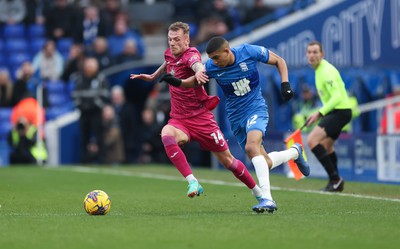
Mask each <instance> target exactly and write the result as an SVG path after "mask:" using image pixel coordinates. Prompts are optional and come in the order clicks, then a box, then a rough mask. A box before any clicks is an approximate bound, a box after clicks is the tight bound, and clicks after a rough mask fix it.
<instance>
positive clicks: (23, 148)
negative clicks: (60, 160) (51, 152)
mask: <svg viewBox="0 0 400 249" xmlns="http://www.w3.org/2000/svg"><path fill="white" fill-rule="evenodd" d="M36 133H37V128H36V127H35V125H33V124H31V123H30V122H29V121H28V120H27V119H26V118H25V117H24V116H20V117H19V118H18V122H17V123H16V124H15V125H14V127H13V129H12V130H11V131H10V133H9V135H8V138H7V141H8V144H9V145H10V148H11V151H10V163H11V164H36V163H37V160H46V159H47V151H46V148H45V147H44V144H43V143H37V136H36Z"/></svg>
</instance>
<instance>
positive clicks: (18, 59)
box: [8, 52, 32, 67]
mask: <svg viewBox="0 0 400 249" xmlns="http://www.w3.org/2000/svg"><path fill="white" fill-rule="evenodd" d="M31 60H32V58H31V56H30V54H29V53H24V52H20V53H10V54H9V56H8V65H9V66H10V67H19V66H21V64H22V63H24V62H25V61H31Z"/></svg>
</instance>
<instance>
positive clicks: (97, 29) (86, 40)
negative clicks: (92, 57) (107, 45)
mask: <svg viewBox="0 0 400 249" xmlns="http://www.w3.org/2000/svg"><path fill="white" fill-rule="evenodd" d="M83 13H84V14H83V16H82V17H79V18H78V20H79V21H78V22H77V25H76V26H75V27H74V40H75V43H82V44H83V45H84V47H85V51H86V53H89V54H90V53H91V52H92V50H93V48H92V45H93V42H94V41H95V39H96V37H98V36H102V37H107V36H109V35H110V34H111V32H112V26H111V25H110V24H109V23H108V22H107V21H106V20H105V19H104V18H103V17H102V16H101V15H99V10H98V9H97V7H95V6H88V7H86V8H85V9H84V11H83Z"/></svg>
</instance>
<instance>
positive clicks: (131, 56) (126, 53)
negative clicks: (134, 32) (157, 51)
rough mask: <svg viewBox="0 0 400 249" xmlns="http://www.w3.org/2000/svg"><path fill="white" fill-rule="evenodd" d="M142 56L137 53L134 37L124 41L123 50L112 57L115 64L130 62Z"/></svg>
mask: <svg viewBox="0 0 400 249" xmlns="http://www.w3.org/2000/svg"><path fill="white" fill-rule="evenodd" d="M141 58H142V57H141V56H140V55H139V54H138V51H137V44H136V41H135V40H134V39H129V40H126V41H125V44H124V50H123V51H122V53H120V54H117V55H116V56H115V57H114V62H115V64H121V63H124V62H130V61H135V60H140V59H141Z"/></svg>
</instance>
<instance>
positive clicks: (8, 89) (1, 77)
mask: <svg viewBox="0 0 400 249" xmlns="http://www.w3.org/2000/svg"><path fill="white" fill-rule="evenodd" d="M13 87H14V86H13V83H12V81H11V79H10V75H9V73H8V70H7V69H3V68H1V69H0V107H11V106H12V104H13V103H12V94H13Z"/></svg>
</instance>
